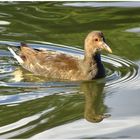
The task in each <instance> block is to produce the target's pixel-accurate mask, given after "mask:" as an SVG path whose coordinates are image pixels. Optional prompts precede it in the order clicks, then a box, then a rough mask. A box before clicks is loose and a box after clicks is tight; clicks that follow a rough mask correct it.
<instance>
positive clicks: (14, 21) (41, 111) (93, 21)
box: [0, 2, 140, 138]
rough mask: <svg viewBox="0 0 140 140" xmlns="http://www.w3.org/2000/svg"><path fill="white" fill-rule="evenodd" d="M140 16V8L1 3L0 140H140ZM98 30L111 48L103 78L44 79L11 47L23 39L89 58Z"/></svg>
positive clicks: (118, 4)
mask: <svg viewBox="0 0 140 140" xmlns="http://www.w3.org/2000/svg"><path fill="white" fill-rule="evenodd" d="M139 10H140V2H22V3H21V2H8V3H7V2H1V3H0V138H140V134H139V131H140V109H139V106H140V102H139V98H140V94H139V91H140V86H139V83H140V77H139V76H140V73H139V67H140V55H139V54H140V49H139V46H140V41H139V37H140V24H139V23H140V16H139ZM92 30H101V31H103V32H104V34H105V37H106V41H107V43H108V45H109V46H110V47H111V48H112V50H113V54H105V53H104V54H103V55H102V61H103V63H104V65H105V68H106V72H107V76H106V78H104V79H99V80H93V81H75V82H71V81H58V80H57V81H56V80H55V81H54V80H51V79H50V80H46V79H45V78H42V77H38V76H34V75H33V74H31V73H30V72H28V71H26V70H24V69H23V68H21V66H20V65H19V64H18V63H17V62H16V60H15V59H14V58H13V56H12V55H11V54H10V52H9V51H8V49H7V47H8V46H12V47H13V48H14V49H18V48H19V47H18V46H19V45H20V42H21V41H25V42H27V43H28V44H29V45H30V46H31V47H33V48H38V49H49V50H53V51H60V52H63V53H66V54H70V55H73V56H76V57H80V58H83V44H84V38H85V36H86V35H87V33H88V32H90V31H92ZM60 44H61V45H60Z"/></svg>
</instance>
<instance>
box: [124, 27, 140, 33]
mask: <svg viewBox="0 0 140 140" xmlns="http://www.w3.org/2000/svg"><path fill="white" fill-rule="evenodd" d="M125 31H126V32H132V33H140V27H136V28H131V29H127V30H125Z"/></svg>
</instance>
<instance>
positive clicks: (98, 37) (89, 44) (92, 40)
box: [85, 31, 112, 54]
mask: <svg viewBox="0 0 140 140" xmlns="http://www.w3.org/2000/svg"><path fill="white" fill-rule="evenodd" d="M101 50H105V51H107V52H109V53H112V50H111V48H110V47H109V46H108V45H107V44H106V42H105V38H104V35H103V33H102V32H101V31H92V32H90V33H89V34H88V35H87V37H86V39H85V51H86V53H88V54H95V53H96V52H99V51H101Z"/></svg>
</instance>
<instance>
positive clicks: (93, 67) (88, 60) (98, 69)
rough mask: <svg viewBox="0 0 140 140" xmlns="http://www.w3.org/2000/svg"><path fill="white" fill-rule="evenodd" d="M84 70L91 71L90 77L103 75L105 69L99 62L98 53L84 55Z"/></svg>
mask: <svg viewBox="0 0 140 140" xmlns="http://www.w3.org/2000/svg"><path fill="white" fill-rule="evenodd" d="M84 65H85V67H86V68H85V71H86V73H87V74H89V73H91V77H92V78H91V79H94V78H101V77H104V76H105V69H104V66H103V64H102V62H101V55H100V53H94V54H90V55H89V54H88V55H86V54H85V56H84Z"/></svg>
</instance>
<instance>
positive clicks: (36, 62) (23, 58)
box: [8, 31, 112, 81]
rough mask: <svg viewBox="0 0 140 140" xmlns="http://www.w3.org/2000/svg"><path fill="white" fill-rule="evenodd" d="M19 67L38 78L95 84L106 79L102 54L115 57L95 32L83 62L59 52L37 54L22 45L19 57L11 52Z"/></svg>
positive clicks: (89, 40)
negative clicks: (96, 79) (105, 52)
mask: <svg viewBox="0 0 140 140" xmlns="http://www.w3.org/2000/svg"><path fill="white" fill-rule="evenodd" d="M8 49H9V50H10V52H11V53H12V54H13V56H14V57H15V58H16V59H17V61H18V62H19V63H20V65H21V66H22V67H23V68H25V69H26V70H28V71H30V72H32V73H33V74H35V75H39V76H43V77H46V78H51V79H60V80H72V81H75V80H93V79H95V78H102V77H105V68H104V66H103V64H102V61H101V50H106V51H108V52H109V53H112V50H111V49H110V47H109V46H108V45H107V44H106V43H105V38H104V35H103V33H102V32H101V31H92V32H90V33H89V34H88V35H87V37H86V38H85V42H84V50H85V51H84V58H83V59H80V58H77V57H73V56H71V55H68V54H64V53H60V52H52V51H49V50H48V51H47V50H46V51H45V50H37V49H33V48H31V47H29V46H28V45H27V44H25V43H21V46H20V51H19V54H16V53H15V52H14V51H13V49H12V48H8Z"/></svg>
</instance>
